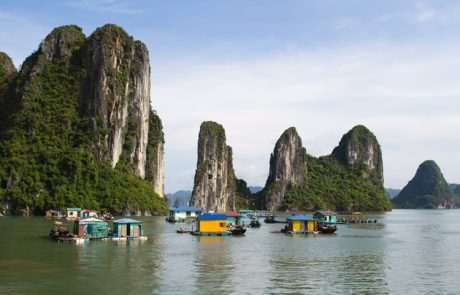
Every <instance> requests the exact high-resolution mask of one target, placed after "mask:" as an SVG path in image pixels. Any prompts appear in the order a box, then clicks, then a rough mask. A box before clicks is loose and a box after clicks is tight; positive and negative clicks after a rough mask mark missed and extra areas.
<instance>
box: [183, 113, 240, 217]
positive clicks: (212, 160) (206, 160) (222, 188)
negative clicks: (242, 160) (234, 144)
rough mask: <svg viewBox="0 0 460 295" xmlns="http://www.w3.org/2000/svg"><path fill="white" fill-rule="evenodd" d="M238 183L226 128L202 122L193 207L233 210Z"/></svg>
mask: <svg viewBox="0 0 460 295" xmlns="http://www.w3.org/2000/svg"><path fill="white" fill-rule="evenodd" d="M236 180H237V178H236V177H235V172H234V170H233V164H232V149H231V147H229V146H227V144H226V137H225V130H224V128H223V127H222V125H220V124H218V123H215V122H210V121H208V122H203V123H202V124H201V127H200V133H199V136H198V162H197V168H196V171H195V181H194V186H193V192H192V198H191V200H190V204H191V206H195V207H199V208H201V209H203V210H208V211H209V210H212V211H216V212H225V211H227V210H229V209H234V207H235V198H234V195H235V191H236Z"/></svg>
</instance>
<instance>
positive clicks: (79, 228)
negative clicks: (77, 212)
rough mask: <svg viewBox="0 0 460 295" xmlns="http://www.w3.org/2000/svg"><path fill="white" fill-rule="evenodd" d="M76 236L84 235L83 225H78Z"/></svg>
mask: <svg viewBox="0 0 460 295" xmlns="http://www.w3.org/2000/svg"><path fill="white" fill-rule="evenodd" d="M78 235H79V236H84V235H85V225H84V224H80V225H79V226H78Z"/></svg>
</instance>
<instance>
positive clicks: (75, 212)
mask: <svg viewBox="0 0 460 295" xmlns="http://www.w3.org/2000/svg"><path fill="white" fill-rule="evenodd" d="M80 211H81V208H67V213H66V218H67V219H68V220H74V219H77V218H78V217H80Z"/></svg>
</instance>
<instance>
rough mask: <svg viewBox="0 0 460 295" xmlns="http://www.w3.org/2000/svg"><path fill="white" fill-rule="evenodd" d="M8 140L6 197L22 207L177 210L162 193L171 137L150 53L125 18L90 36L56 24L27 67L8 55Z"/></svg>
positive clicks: (2, 147) (3, 166)
mask: <svg viewBox="0 0 460 295" xmlns="http://www.w3.org/2000/svg"><path fill="white" fill-rule="evenodd" d="M7 76H14V77H13V79H12V80H13V81H12V82H11V83H10V82H8V83H7V84H8V85H7V86H8V87H6V88H4V87H2V85H4V83H3V82H4V77H7ZM10 81H11V80H10ZM3 89H7V90H8V93H9V94H8V95H4V94H2V93H6V92H4V91H3ZM6 98H8V99H6ZM150 126H154V127H153V128H150ZM150 129H151V130H150ZM4 131H6V132H4ZM0 138H1V139H2V141H0V154H5V155H6V154H7V156H6V157H4V158H3V159H2V160H3V161H1V162H0V203H1V202H2V201H3V200H12V203H11V206H9V209H8V210H9V211H10V212H13V214H14V212H15V211H14V210H16V208H22V207H21V206H24V205H26V206H29V207H25V208H26V209H27V208H29V209H30V210H29V209H28V210H27V212H34V213H37V214H40V212H41V211H43V210H46V209H47V208H56V207H60V206H66V205H67V206H88V207H93V208H94V209H97V207H101V208H106V209H110V210H112V211H113V212H115V213H118V212H120V211H123V210H124V211H126V212H131V214H138V213H139V212H141V213H142V214H147V213H146V212H154V211H152V210H156V209H157V208H161V210H164V209H165V208H167V207H166V206H167V204H166V202H165V201H164V200H158V198H157V194H158V195H160V196H163V195H164V188H163V170H164V165H163V155H164V135H163V131H162V125H161V120H160V118H159V117H158V115H157V114H156V113H155V112H154V111H153V110H152V109H151V106H150V64H149V55H148V50H147V48H146V46H145V45H144V44H143V43H142V42H140V41H136V40H134V39H133V38H132V37H131V36H129V35H128V34H127V33H126V32H125V31H124V30H123V29H122V28H120V27H118V26H116V25H112V24H109V25H105V26H103V27H100V28H98V29H97V30H96V31H95V32H94V33H93V34H92V35H91V36H89V37H88V38H87V37H86V36H85V35H84V34H83V32H82V29H81V28H79V27H77V26H74V25H70V26H62V27H59V28H56V29H54V30H53V31H52V32H51V33H50V34H49V35H48V36H47V37H46V38H45V39H44V40H43V41H42V42H41V44H40V46H39V48H38V50H37V51H35V52H34V53H33V54H32V55H31V56H29V57H28V58H27V59H26V60H25V62H24V63H23V65H22V66H21V70H20V72H19V74H16V70H15V69H14V66H13V65H12V62H11V59H10V58H8V57H7V56H6V55H4V54H0ZM113 168H114V169H113ZM144 179H145V180H144ZM90 183H91V184H90ZM152 188H153V189H152ZM153 190H155V191H156V192H157V194H156V193H155V192H154V191H153ZM18 192H20V193H18ZM70 196H72V197H70ZM85 204H86V205H85ZM123 208H125V209H123Z"/></svg>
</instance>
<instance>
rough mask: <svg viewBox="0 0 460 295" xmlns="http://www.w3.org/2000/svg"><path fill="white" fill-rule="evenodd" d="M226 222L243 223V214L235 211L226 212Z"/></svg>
mask: <svg viewBox="0 0 460 295" xmlns="http://www.w3.org/2000/svg"><path fill="white" fill-rule="evenodd" d="M225 215H227V224H233V225H241V224H242V223H243V216H242V215H241V214H240V213H238V212H235V211H230V212H227V213H226V214H225Z"/></svg>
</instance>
